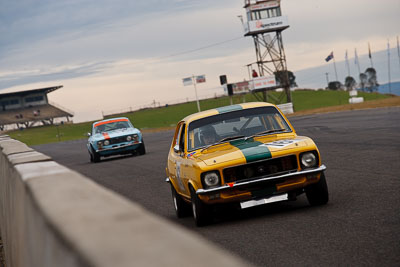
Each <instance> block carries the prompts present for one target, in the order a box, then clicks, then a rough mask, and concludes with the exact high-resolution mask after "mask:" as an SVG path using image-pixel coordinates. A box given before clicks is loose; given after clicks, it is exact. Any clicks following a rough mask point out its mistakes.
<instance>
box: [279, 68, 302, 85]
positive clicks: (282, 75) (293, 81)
mask: <svg viewBox="0 0 400 267" xmlns="http://www.w3.org/2000/svg"><path fill="white" fill-rule="evenodd" d="M274 75H275V80H276V83H277V84H280V85H282V84H285V82H284V81H286V79H287V76H286V71H282V70H280V71H275V72H274ZM287 75H288V76H289V85H290V87H297V84H296V76H294V74H293V72H291V71H290V70H288V71H287Z"/></svg>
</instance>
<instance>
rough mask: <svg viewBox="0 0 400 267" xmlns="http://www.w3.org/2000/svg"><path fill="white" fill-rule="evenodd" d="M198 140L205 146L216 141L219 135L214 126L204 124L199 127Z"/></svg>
mask: <svg viewBox="0 0 400 267" xmlns="http://www.w3.org/2000/svg"><path fill="white" fill-rule="evenodd" d="M200 140H201V142H202V143H203V145H205V146H207V145H211V144H214V143H216V142H217V141H218V140H219V137H218V134H217V132H216V131H215V129H214V127H212V126H211V125H206V126H204V127H201V128H200Z"/></svg>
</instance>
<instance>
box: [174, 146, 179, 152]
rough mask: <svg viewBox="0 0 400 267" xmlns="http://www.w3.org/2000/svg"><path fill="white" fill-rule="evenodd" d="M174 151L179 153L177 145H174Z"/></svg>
mask: <svg viewBox="0 0 400 267" xmlns="http://www.w3.org/2000/svg"><path fill="white" fill-rule="evenodd" d="M174 151H175V153H179V151H180V149H179V145H175V146H174Z"/></svg>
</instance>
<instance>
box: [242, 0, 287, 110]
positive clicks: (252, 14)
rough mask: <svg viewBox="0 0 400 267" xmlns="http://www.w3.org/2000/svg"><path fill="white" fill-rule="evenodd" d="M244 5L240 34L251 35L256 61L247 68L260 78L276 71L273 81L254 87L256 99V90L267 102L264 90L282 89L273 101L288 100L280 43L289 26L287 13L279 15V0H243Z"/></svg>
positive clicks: (283, 57)
mask: <svg viewBox="0 0 400 267" xmlns="http://www.w3.org/2000/svg"><path fill="white" fill-rule="evenodd" d="M244 8H245V9H246V15H247V21H243V20H242V22H243V27H244V36H251V37H253V40H254V46H255V51H256V62H253V63H250V64H248V65H247V66H248V68H249V73H250V70H251V71H258V75H259V76H261V77H267V76H269V77H271V76H274V75H275V74H274V73H278V75H277V76H278V77H279V78H278V81H276V83H275V84H273V83H272V85H270V86H267V87H264V88H258V89H256V90H253V92H254V93H255V95H256V97H257V98H259V96H258V95H257V93H258V92H262V93H263V99H262V100H263V101H267V91H269V90H275V89H278V88H283V89H284V90H283V93H282V94H281V96H279V97H278V99H275V100H276V101H277V102H279V103H283V102H284V96H285V95H286V101H287V102H292V98H291V93H290V82H289V75H288V72H287V65H286V57H285V51H284V49H283V42H282V31H283V30H285V29H287V28H289V23H288V19H287V16H283V15H282V12H281V1H280V0H262V1H257V0H245V5H244ZM253 73H254V72H253ZM253 77H254V76H253ZM271 96H272V95H271Z"/></svg>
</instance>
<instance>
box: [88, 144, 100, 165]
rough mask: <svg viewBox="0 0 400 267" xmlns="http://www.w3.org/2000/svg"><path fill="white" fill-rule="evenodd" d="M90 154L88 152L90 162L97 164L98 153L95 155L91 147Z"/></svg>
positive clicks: (98, 159)
mask: <svg viewBox="0 0 400 267" xmlns="http://www.w3.org/2000/svg"><path fill="white" fill-rule="evenodd" d="M90 149H91V152H89V154H90V162H95V163H96V162H99V161H100V155H99V153H96V151H94V149H93V147H90Z"/></svg>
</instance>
